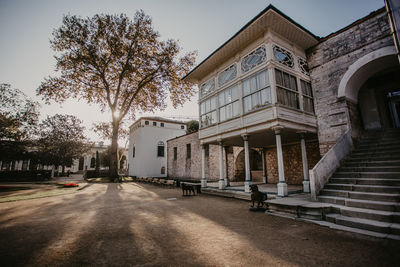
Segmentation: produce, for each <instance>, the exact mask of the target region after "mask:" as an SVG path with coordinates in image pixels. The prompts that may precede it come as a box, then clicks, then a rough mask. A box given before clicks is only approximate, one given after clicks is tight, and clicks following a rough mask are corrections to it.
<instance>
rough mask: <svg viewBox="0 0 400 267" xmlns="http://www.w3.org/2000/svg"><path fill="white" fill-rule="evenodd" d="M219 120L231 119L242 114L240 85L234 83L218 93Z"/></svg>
mask: <svg viewBox="0 0 400 267" xmlns="http://www.w3.org/2000/svg"><path fill="white" fill-rule="evenodd" d="M218 103H219V121H220V122H221V121H225V120H229V119H231V118H233V117H236V116H238V115H240V104H239V103H240V102H239V87H238V85H234V86H232V87H229V88H228V89H225V90H224V91H223V92H222V93H220V94H219V95H218Z"/></svg>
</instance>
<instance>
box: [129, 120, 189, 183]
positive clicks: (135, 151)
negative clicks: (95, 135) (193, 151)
mask: <svg viewBox="0 0 400 267" xmlns="http://www.w3.org/2000/svg"><path fill="white" fill-rule="evenodd" d="M129 130H130V133H129V156H128V168H129V170H128V173H129V175H130V176H136V177H166V176H167V153H166V151H167V150H166V149H167V140H169V139H171V138H175V137H178V136H181V135H184V134H186V124H185V123H184V122H181V121H175V120H169V119H164V118H160V117H143V118H140V119H139V120H137V121H136V122H134V123H133V124H132V125H131V126H130V127H129Z"/></svg>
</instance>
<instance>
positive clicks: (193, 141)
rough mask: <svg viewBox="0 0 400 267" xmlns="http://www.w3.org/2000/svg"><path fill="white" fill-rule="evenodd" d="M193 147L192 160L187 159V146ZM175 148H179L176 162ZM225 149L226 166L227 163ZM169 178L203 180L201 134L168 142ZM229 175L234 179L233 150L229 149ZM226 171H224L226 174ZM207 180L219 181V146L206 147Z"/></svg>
mask: <svg viewBox="0 0 400 267" xmlns="http://www.w3.org/2000/svg"><path fill="white" fill-rule="evenodd" d="M187 144H190V145H191V158H190V159H188V158H187V157H186V145H187ZM174 147H176V148H177V159H176V160H174ZM225 151H226V150H225V149H224V166H226V165H225V162H226V158H225ZM167 153H168V177H171V178H181V179H193V180H200V179H201V146H200V141H199V134H198V132H196V133H191V134H187V135H184V136H181V137H178V138H174V139H171V140H168V141H167ZM227 154H228V157H227V158H228V167H227V169H228V175H229V177H233V174H234V168H233V166H234V165H233V163H234V160H233V150H232V149H228V153H227ZM225 171H226V170H224V172H225ZM206 177H207V180H209V181H211V180H219V146H218V145H208V146H206Z"/></svg>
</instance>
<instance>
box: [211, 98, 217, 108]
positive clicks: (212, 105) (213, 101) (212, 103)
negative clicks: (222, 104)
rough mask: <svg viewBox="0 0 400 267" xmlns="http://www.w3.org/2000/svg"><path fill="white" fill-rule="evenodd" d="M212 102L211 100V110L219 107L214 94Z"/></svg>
mask: <svg viewBox="0 0 400 267" xmlns="http://www.w3.org/2000/svg"><path fill="white" fill-rule="evenodd" d="M210 102H211V104H210V110H214V109H215V108H216V107H217V103H216V102H217V98H216V97H215V96H213V97H212V98H211V99H210Z"/></svg>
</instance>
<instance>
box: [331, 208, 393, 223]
mask: <svg viewBox="0 0 400 267" xmlns="http://www.w3.org/2000/svg"><path fill="white" fill-rule="evenodd" d="M332 211H334V212H335V213H338V214H340V215H343V216H348V217H354V218H360V219H368V220H376V221H382V222H389V223H400V212H392V211H383V210H370V209H362V208H354V207H346V206H336V205H333V206H332Z"/></svg>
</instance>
